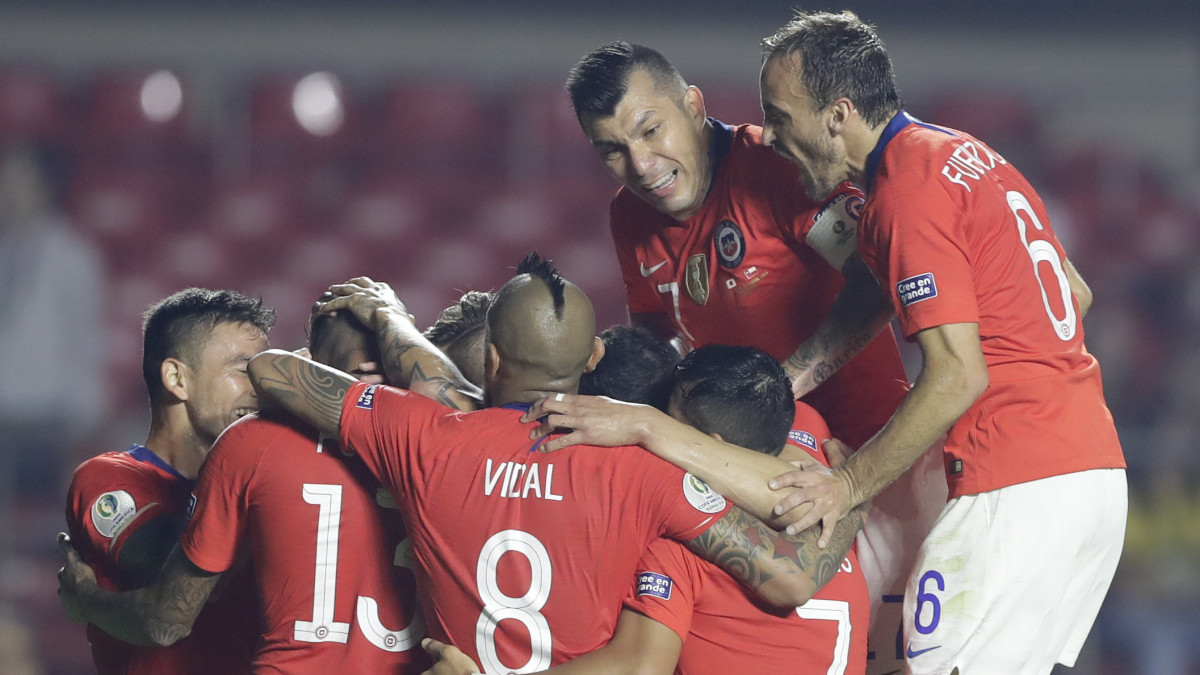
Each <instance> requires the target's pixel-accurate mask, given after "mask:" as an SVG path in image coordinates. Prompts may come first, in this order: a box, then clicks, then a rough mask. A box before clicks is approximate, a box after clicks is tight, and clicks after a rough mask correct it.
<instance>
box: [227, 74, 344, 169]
mask: <svg viewBox="0 0 1200 675" xmlns="http://www.w3.org/2000/svg"><path fill="white" fill-rule="evenodd" d="M318 74H319V75H320V76H321V77H332V80H321V82H320V83H317V81H316V80H308V82H309V83H310V86H311V88H310V89H307V91H308V92H309V93H310V94H311V95H310V96H307V97H306V96H304V95H298V94H297V86H298V85H300V84H301V82H302V81H305V78H308V77H309V76H315V75H318ZM302 91H305V90H304V89H302ZM334 98H336V102H335V100H334ZM303 101H308V104H307V107H305V106H306V104H305V103H303ZM305 109H307V110H308V111H309V112H310V115H309V116H307V117H304V115H303V113H301V114H300V115H299V116H298V110H301V111H302V110H305ZM248 114H249V118H248V131H249V150H250V159H251V162H252V164H253V165H254V166H255V167H261V168H270V169H284V168H293V169H294V168H297V165H301V166H304V167H308V168H312V167H315V166H319V165H323V164H328V163H335V162H341V161H344V160H347V159H348V158H350V157H352V156H353V155H354V153H355V152H356V151H357V150H358V147H359V145H360V143H361V141H362V123H361V119H360V117H361V111H360V109H359V106H358V101H357V99H356V98H355V97H354V95H353V92H352V91H351V90H350V88H349V87H348V86H347V84H346V83H345V82H343V81H342V80H341V79H340V78H338V77H337V76H336V75H331V74H329V73H326V72H323V71H321V72H319V73H317V72H309V73H299V74H297V73H291V74H277V75H271V76H266V77H263V78H261V79H259V80H257V81H256V82H254V83H253V84H252V85H251V86H250V90H249V106H248ZM301 117H304V119H305V120H307V123H308V124H309V125H310V127H309V128H306V127H305V123H302V121H301ZM310 129H311V130H310Z"/></svg>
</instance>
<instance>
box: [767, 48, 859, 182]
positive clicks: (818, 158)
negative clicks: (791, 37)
mask: <svg viewBox="0 0 1200 675" xmlns="http://www.w3.org/2000/svg"><path fill="white" fill-rule="evenodd" d="M799 68H800V55H799V54H796V53H793V54H783V55H778V56H773V57H771V58H770V59H767V62H766V63H764V64H763V67H762V74H761V77H760V79H759V84H760V86H761V93H762V107H763V143H766V144H767V145H770V146H771V147H772V148H773V149H774V150H775V152H777V153H779V154H780V155H782V156H784V157H786V158H788V159H789V160H791V162H792V163H793V164H795V165H796V166H797V167H799V168H800V177H801V178H802V179H803V180H804V188H805V191H806V192H808V196H809V197H811V198H813V199H815V200H818V201H820V200H823V199H825V198H826V197H828V196H829V195H830V194H832V193H833V190H834V189H835V188H836V187H837V186H838V185H840V184H841V183H842V182H843V181H846V180H849V178H850V175H849V170H848V166H847V162H846V151H845V149H844V148H843V147H842V145H841V144H840V142H839V139H837V138H835V137H834V136H833V135H832V134H831V133H830V128H829V124H828V120H829V116H830V110H829V108H828V107H827V108H825V109H823V110H815V109H814V105H813V102H812V99H811V98H809V96H808V92H807V91H805V89H804V85H803V84H802V83H801V82H800V77H799Z"/></svg>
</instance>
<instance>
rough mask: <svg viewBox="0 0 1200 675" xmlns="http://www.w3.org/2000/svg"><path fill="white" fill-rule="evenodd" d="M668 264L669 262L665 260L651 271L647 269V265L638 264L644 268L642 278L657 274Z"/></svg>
mask: <svg viewBox="0 0 1200 675" xmlns="http://www.w3.org/2000/svg"><path fill="white" fill-rule="evenodd" d="M666 264H667V261H666V260H664V261H662V262H660V263H658V264H657V265H655V266H654V267H651V268H650V269H646V263H638V265H640V266H641V268H642V276H643V277H648V276H650V275H651V274H654V273H655V272H657V271H658V270H659V268H661V267H662V266H663V265H666Z"/></svg>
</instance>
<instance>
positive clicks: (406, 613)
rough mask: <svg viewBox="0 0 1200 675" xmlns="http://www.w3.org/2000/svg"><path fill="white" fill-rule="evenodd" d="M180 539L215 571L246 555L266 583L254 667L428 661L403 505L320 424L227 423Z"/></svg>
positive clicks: (387, 667) (369, 667) (352, 667)
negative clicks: (321, 432) (320, 433)
mask: <svg viewBox="0 0 1200 675" xmlns="http://www.w3.org/2000/svg"><path fill="white" fill-rule="evenodd" d="M181 543H182V546H183V551H184V553H186V554H187V557H188V559H189V560H191V561H192V563H194V564H195V565H196V566H197V567H199V568H201V569H204V570H208V571H210V572H221V571H223V570H225V569H228V568H229V566H230V565H231V564H232V563H233V561H234V560H235V558H237V557H238V556H239V555H240V554H241V553H242V552H243V551H246V550H248V551H249V552H250V553H251V557H252V560H253V567H254V573H255V576H256V577H257V578H258V582H259V586H260V588H261V589H262V617H261V626H262V642H261V643H260V645H259V649H258V653H257V655H256V656H255V659H254V667H255V671H256V672H259V673H265V672H281V673H313V674H314V675H328V674H329V673H340V672H388V673H418V672H421V671H422V670H423V669H424V668H426V667H428V661H427V657H426V655H425V653H424V651H423V650H422V649H421V648H420V640H421V638H422V637H424V626H423V622H422V620H421V617H420V614H419V613H418V612H416V597H415V596H416V591H415V588H414V585H415V581H414V579H413V575H412V573H411V571H410V569H409V564H410V563H409V561H410V559H411V558H410V556H409V551H408V545H407V542H406V540H405V536H404V527H403V524H402V522H401V520H400V516H399V511H398V510H397V509H396V506H395V503H394V502H392V501H391V499H390V498H389V497H388V495H387V493H386V492H385V491H383V490H382V489H380V488H379V487H378V482H377V481H375V479H374V478H373V477H372V476H371V475H370V474H369V473H368V472H367V471H366V470H365V468H364V467H363V466H362V463H361V462H359V461H357V460H355V459H353V458H348V457H345V456H343V455H342V453H341V452H340V451H339V450H338V444H337V442H335V441H331V440H329V439H318V437H317V433H316V431H313V430H308V429H305V428H303V427H302V426H301V425H299V423H297V422H285V421H281V420H280V419H273V418H269V417H266V418H265V417H258V416H257V415H252V416H249V417H246V418H244V419H242V420H240V421H238V422H237V423H235V424H233V425H232V426H230V427H229V428H228V429H226V430H225V432H224V433H223V434H221V437H220V438H219V439H218V440H217V443H216V445H214V446H213V449H212V452H211V453H210V454H209V456H208V459H207V460H206V461H205V463H204V468H203V470H202V471H201V473H200V479H199V481H198V483H197V484H196V490H195V506H194V510H193V513H192V518H191V521H190V522H189V523H188V527H187V529H186V530H185V531H184V533H183V537H182V542H181Z"/></svg>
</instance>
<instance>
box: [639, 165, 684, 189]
mask: <svg viewBox="0 0 1200 675" xmlns="http://www.w3.org/2000/svg"><path fill="white" fill-rule="evenodd" d="M678 175H679V169H675V170H674V171H672V172H671V173H668V174H666V175H665V176H663V177H662V178H659V179H658V180H656V181H654V182H653V183H651V184H649V185H643V186H642V187H643V188H644V189H645V190H646V191H647V192H658V191H659V190H665V189H667V188H670V187H673V186H674V185H675V177H676V176H678Z"/></svg>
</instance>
